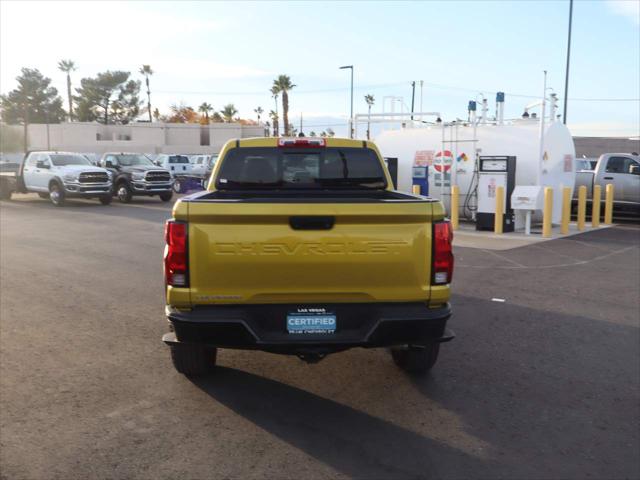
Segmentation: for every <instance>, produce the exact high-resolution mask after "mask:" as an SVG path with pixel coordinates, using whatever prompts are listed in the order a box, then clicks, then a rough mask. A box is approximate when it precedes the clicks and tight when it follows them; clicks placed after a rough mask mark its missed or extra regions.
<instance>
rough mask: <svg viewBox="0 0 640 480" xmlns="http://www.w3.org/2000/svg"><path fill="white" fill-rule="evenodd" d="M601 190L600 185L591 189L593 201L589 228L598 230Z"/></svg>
mask: <svg viewBox="0 0 640 480" xmlns="http://www.w3.org/2000/svg"><path fill="white" fill-rule="evenodd" d="M601 191H602V188H601V187H600V185H594V187H593V199H592V202H591V226H592V227H593V228H598V227H599V226H600V195H601Z"/></svg>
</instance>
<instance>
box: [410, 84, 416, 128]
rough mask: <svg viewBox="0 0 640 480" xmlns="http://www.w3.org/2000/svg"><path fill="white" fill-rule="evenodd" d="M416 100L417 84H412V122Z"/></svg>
mask: <svg viewBox="0 0 640 480" xmlns="http://www.w3.org/2000/svg"><path fill="white" fill-rule="evenodd" d="M415 100H416V82H415V81H413V82H411V120H413V111H414V110H413V106H414V104H415Z"/></svg>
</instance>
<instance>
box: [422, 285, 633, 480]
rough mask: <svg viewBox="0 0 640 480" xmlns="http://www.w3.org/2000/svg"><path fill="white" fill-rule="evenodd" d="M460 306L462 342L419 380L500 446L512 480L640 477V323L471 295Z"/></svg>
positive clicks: (432, 396)
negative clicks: (595, 318) (489, 299)
mask: <svg viewBox="0 0 640 480" xmlns="http://www.w3.org/2000/svg"><path fill="white" fill-rule="evenodd" d="M453 304H454V305H455V310H454V317H453V319H452V322H451V323H452V328H453V329H454V330H455V331H456V333H457V335H458V336H457V337H456V339H455V341H454V342H451V343H450V344H447V345H446V346H445V348H444V349H443V351H442V352H441V358H440V361H439V363H438V365H436V367H435V368H436V369H437V370H436V371H434V374H433V376H432V377H431V378H429V379H413V382H414V385H415V386H416V388H417V390H418V391H419V392H421V393H422V394H423V395H424V396H425V397H426V398H428V399H429V400H432V401H436V402H437V403H439V404H441V405H442V406H443V407H444V408H446V409H447V410H449V411H451V412H453V413H455V414H457V415H459V417H460V418H461V419H462V421H463V423H464V424H465V430H466V432H467V433H469V434H470V435H472V436H476V437H478V438H481V439H482V440H484V441H485V442H487V443H488V444H490V445H492V447H493V452H492V454H491V456H490V458H492V459H494V460H495V459H499V461H500V463H501V465H500V467H501V468H500V470H502V471H503V472H504V474H505V475H506V476H507V477H508V478H587V477H589V476H591V477H593V478H639V477H640V455H639V454H638V451H639V450H638V448H639V447H640V433H639V432H638V429H637V426H638V424H639V423H640V361H639V360H640V330H639V329H638V328H637V326H636V327H632V326H629V325H621V324H616V323H613V322H612V321H606V320H605V321H598V320H594V319H591V318H585V317H582V316H573V315H566V314H560V313H558V312H554V311H545V310H543V309H540V310H539V309H532V308H528V307H523V306H517V305H513V304H509V303H495V302H491V301H488V300H484V299H478V298H474V297H467V296H461V295H456V296H455V297H454V298H453ZM541 307H543V308H544V306H542V305H541ZM443 353H444V354H443ZM503 460H504V461H507V460H508V462H509V463H510V464H511V466H509V465H506V464H502V462H503ZM505 468H506V469H507V470H506V471H505V470H504V469H505ZM495 474H496V472H492V476H494V475H495ZM474 476H477V475H474Z"/></svg>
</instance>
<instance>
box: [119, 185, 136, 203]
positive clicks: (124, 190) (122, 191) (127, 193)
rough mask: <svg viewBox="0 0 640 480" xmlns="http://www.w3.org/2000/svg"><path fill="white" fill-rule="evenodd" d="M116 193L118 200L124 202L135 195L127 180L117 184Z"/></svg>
mask: <svg viewBox="0 0 640 480" xmlns="http://www.w3.org/2000/svg"><path fill="white" fill-rule="evenodd" d="M116 195H117V196H118V200H120V201H121V202H122V203H129V202H130V201H131V197H133V194H132V193H131V188H130V187H129V185H127V182H120V183H119V184H118V185H117V186H116Z"/></svg>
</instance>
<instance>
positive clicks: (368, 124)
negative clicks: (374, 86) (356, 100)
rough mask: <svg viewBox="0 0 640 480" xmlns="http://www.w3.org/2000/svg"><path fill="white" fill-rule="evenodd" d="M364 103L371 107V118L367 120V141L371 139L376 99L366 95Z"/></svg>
mask: <svg viewBox="0 0 640 480" xmlns="http://www.w3.org/2000/svg"><path fill="white" fill-rule="evenodd" d="M364 101H365V102H367V106H368V107H369V116H368V118H367V140H370V139H371V107H373V104H374V103H375V102H376V99H375V98H373V95H365V96H364Z"/></svg>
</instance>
